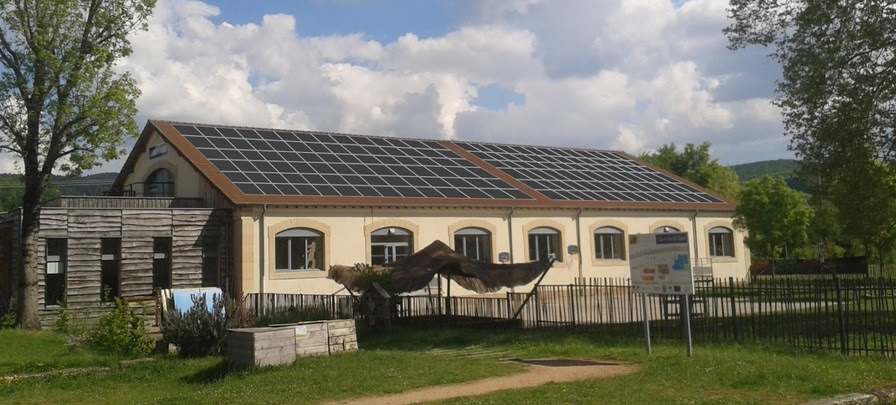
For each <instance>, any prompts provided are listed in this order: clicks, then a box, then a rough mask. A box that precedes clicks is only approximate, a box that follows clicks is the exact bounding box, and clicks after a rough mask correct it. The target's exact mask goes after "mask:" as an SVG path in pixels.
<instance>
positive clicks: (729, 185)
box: [639, 142, 740, 201]
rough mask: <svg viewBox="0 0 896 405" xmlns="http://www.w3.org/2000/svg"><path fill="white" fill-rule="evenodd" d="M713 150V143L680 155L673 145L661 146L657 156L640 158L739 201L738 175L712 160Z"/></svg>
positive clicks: (690, 146)
mask: <svg viewBox="0 0 896 405" xmlns="http://www.w3.org/2000/svg"><path fill="white" fill-rule="evenodd" d="M709 149H710V144H709V142H703V143H702V144H700V145H694V144H693V143H689V144H687V145H685V147H684V148H683V149H682V150H681V152H679V151H678V147H677V146H675V144H674V143H671V144H668V145H663V146H661V147H660V148H659V149H657V150H656V151H655V152H647V153H644V154H642V155H641V156H639V158H640V159H641V160H643V161H645V162H647V163H650V164H652V165H654V166H658V167H660V168H663V169H666V170H668V171H670V172H672V173H673V174H675V175H677V176H680V177H682V178H684V179H685V180H688V181H691V182H694V183H696V184H697V185H699V186H701V187H706V188H708V189H710V190H712V191H714V192H716V193H718V194H720V195H722V196H723V197H726V198H728V199H730V200H733V201H736V200H737V196H738V193H739V192H740V180H739V179H738V177H737V173H735V172H734V170H733V169H731V168H729V167H725V166H722V165H720V164H719V162H718V161H717V160H716V159H712V158H711V157H710V153H709Z"/></svg>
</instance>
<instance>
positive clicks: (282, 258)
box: [274, 228, 326, 272]
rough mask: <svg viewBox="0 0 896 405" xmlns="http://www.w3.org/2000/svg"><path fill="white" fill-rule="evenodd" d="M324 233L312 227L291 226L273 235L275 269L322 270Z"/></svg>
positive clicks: (284, 270)
mask: <svg viewBox="0 0 896 405" xmlns="http://www.w3.org/2000/svg"><path fill="white" fill-rule="evenodd" d="M324 248H325V246H324V235H323V234H322V233H320V232H318V231H316V230H314V229H308V228H292V229H287V230H285V231H283V232H280V233H278V234H276V235H274V257H275V261H276V263H275V264H274V266H275V269H276V271H278V272H287V271H301V270H322V269H325V268H326V267H324Z"/></svg>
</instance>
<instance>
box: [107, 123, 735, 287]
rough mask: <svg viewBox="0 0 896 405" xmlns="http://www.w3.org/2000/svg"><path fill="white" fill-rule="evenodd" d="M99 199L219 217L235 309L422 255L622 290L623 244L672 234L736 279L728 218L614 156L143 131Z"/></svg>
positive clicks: (348, 138)
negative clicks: (546, 260)
mask: <svg viewBox="0 0 896 405" xmlns="http://www.w3.org/2000/svg"><path fill="white" fill-rule="evenodd" d="M115 186H116V187H117V189H118V190H119V191H120V192H122V193H123V194H124V195H130V196H134V197H141V196H142V197H144V198H145V197H150V198H152V197H160V198H170V197H174V198H187V199H197V201H198V200H201V201H202V205H203V206H204V207H206V208H216V209H227V210H230V212H231V213H232V221H231V225H230V226H232V238H230V239H231V241H232V249H229V250H232V252H233V253H232V258H231V260H232V263H233V265H232V272H233V274H231V275H224V276H222V279H224V278H226V279H228V281H227V282H228V283H232V287H233V288H232V289H233V291H235V292H236V293H237V294H240V295H241V294H246V293H254V292H266V293H271V292H276V293H306V294H323V293H326V294H329V293H336V292H339V291H340V290H341V286H340V285H338V284H336V283H335V282H333V281H331V280H328V279H327V278H326V269H327V268H328V267H329V266H330V265H334V264H343V265H352V264H355V263H374V264H376V263H382V262H384V261H389V260H395V259H399V258H401V257H403V256H405V255H407V254H409V253H412V252H413V251H415V250H416V249H420V248H422V247H424V246H426V245H428V244H429V243H431V242H432V241H434V240H441V241H443V242H445V243H447V244H449V245H450V246H452V247H453V248H455V250H457V251H459V252H461V253H464V254H466V255H468V256H472V257H476V258H479V259H482V260H488V261H493V262H498V261H506V262H517V263H519V262H526V261H530V260H536V259H540V258H542V257H543V256H545V255H553V256H554V257H555V258H556V262H555V265H554V267H553V268H552V269H551V270H550V271H549V272H548V273H547V275H546V277H545V279H544V281H543V283H546V284H569V283H573V282H575V279H576V278H582V277H585V278H589V277H628V275H629V267H628V265H629V263H628V252H627V250H628V249H627V236H628V235H629V234H636V233H654V232H670V231H681V232H688V234H689V239H690V243H691V249H692V251H693V257H696V258H698V262H700V263H704V264H706V265H707V268H709V266H710V265H709V264H708V263H710V262H711V271H712V275H713V276H714V277H729V276H730V277H744V276H745V275H746V273H747V269H748V268H749V252H748V251H747V250H746V247H745V245H744V243H743V237H744V234H743V233H742V232H740V231H738V230H736V229H735V228H734V227H733V226H732V224H731V217H732V215H733V211H734V205H733V204H732V203H730V202H727V201H724V199H723V198H721V197H719V196H717V195H714V194H712V193H711V192H709V191H707V190H704V189H701V188H699V187H697V186H695V185H693V184H689V183H687V182H686V181H684V180H682V179H680V178H677V177H675V176H673V175H671V174H668V173H665V172H663V171H661V170H658V169H656V168H653V167H650V166H648V165H646V164H644V163H643V162H640V161H638V160H637V159H635V158H633V157H631V156H628V155H626V154H624V153H621V152H611V151H595V150H583V149H569V148H553V147H541V146H518V145H494V144H484V143H473V142H452V141H435V140H421V139H405V138H383V137H369V136H357V135H342V134H331V133H318V132H309V131H284V130H270V129H257V128H239V127H227V126H216V125H201V124H187V123H172V122H163V121H150V122H149V123H148V124H147V126H146V128H145V130H144V131H143V134H142V136H141V137H140V139H139V140H138V141H137V144H136V146H135V148H134V150H133V151H132V152H131V155H130V157H129V158H128V160H127V162H126V164H125V165H124V168H123V169H122V171H121V174H120V175H119V177H118V179H117V180H116V183H115ZM122 254H125V253H122ZM176 256H177V252H173V253H172V257H173V258H176ZM227 268H230V266H227ZM175 287H176V286H175ZM455 291H461V290H459V289H458V290H455Z"/></svg>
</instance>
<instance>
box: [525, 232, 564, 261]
mask: <svg viewBox="0 0 896 405" xmlns="http://www.w3.org/2000/svg"><path fill="white" fill-rule="evenodd" d="M560 249H561V246H560V231H558V230H556V229H554V228H548V227H540V228H535V229H533V230H531V231H529V260H542V259H547V258H549V257H553V258H554V259H556V260H557V261H558V262H559V261H563V260H562V259H563V255H562V254H560Z"/></svg>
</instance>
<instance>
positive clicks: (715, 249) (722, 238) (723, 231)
mask: <svg viewBox="0 0 896 405" xmlns="http://www.w3.org/2000/svg"><path fill="white" fill-rule="evenodd" d="M709 254H710V255H712V256H714V257H734V234H733V233H732V232H731V230H730V229H728V228H725V227H723V226H717V227H715V228H712V229H710V230H709Z"/></svg>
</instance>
